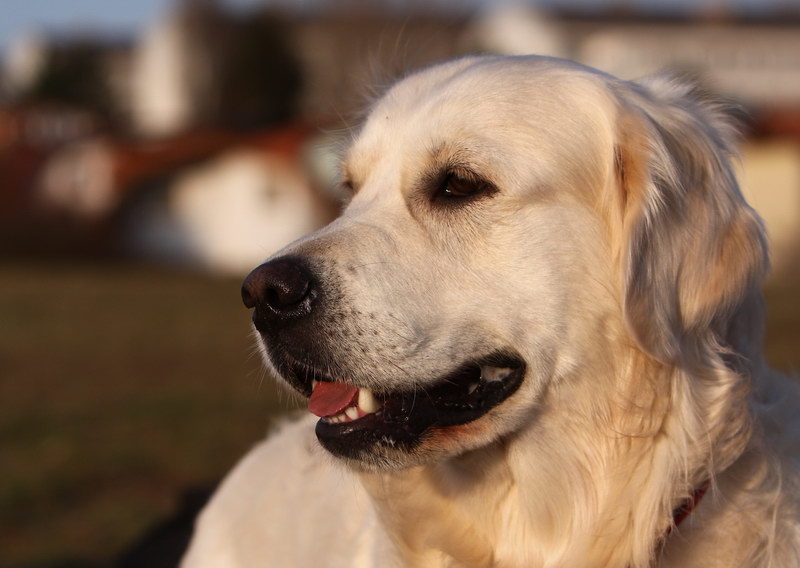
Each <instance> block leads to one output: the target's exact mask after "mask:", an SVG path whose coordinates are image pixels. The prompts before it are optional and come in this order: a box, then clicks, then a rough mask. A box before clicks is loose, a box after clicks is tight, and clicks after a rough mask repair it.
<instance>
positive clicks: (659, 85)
mask: <svg viewBox="0 0 800 568" xmlns="http://www.w3.org/2000/svg"><path fill="white" fill-rule="evenodd" d="M733 137H734V133H733V130H732V128H731V126H730V125H729V121H728V119H727V118H726V116H725V113H724V111H723V109H722V108H721V107H720V106H719V105H717V104H715V103H713V102H711V101H709V100H707V99H706V98H704V97H702V96H700V95H699V94H698V93H697V92H695V90H694V89H692V88H691V87H688V86H686V85H683V84H681V83H679V82H675V81H672V80H669V79H666V78H657V79H653V80H650V81H648V82H645V83H643V84H635V83H630V82H625V81H621V80H618V79H616V78H614V77H611V76H608V75H605V74H603V73H600V72H597V71H595V70H592V69H588V68H586V67H582V66H580V65H578V64H574V63H571V62H567V61H562V60H557V59H550V58H543V57H535V56H526V57H499V56H484V57H468V58H464V59H459V60H456V61H452V62H449V63H445V64H441V65H437V66H434V67H432V68H429V69H426V70H423V71H420V72H417V73H415V74H413V75H411V76H409V77H407V78H405V79H404V80H402V81H400V82H399V83H397V84H396V85H394V86H393V87H392V88H391V89H390V90H388V92H386V94H385V95H384V96H383V97H382V98H381V99H380V100H378V101H377V102H376V103H375V104H374V105H373V106H372V108H371V112H370V115H369V117H368V119H367V120H366V123H365V124H364V125H363V127H362V128H361V130H360V131H359V132H358V134H357V135H356V136H355V137H354V140H353V141H352V145H351V147H350V149H349V151H348V152H347V153H346V156H345V159H344V162H343V165H342V171H343V182H342V183H343V185H344V186H345V187H347V188H348V189H350V190H351V191H352V200H351V201H350V203H349V205H348V206H347V207H346V209H345V211H344V213H343V214H342V216H341V217H340V218H339V219H338V220H336V221H335V222H333V223H332V224H330V225H329V226H327V227H326V228H324V229H322V230H320V231H318V232H317V233H314V234H312V235H310V236H308V237H306V238H304V239H302V240H300V241H298V242H296V243H294V244H292V245H290V246H288V247H287V248H286V249H284V250H283V251H282V252H281V253H279V254H278V255H276V256H274V257H272V259H271V260H270V261H269V262H267V263H266V264H263V265H262V266H260V267H259V268H257V269H256V270H254V271H253V272H252V273H251V274H250V276H248V278H247V280H246V281H245V284H244V287H243V296H244V300H245V303H246V305H247V306H248V307H251V308H254V312H253V322H254V327H255V330H256V336H257V338H258V342H259V343H260V345H261V347H262V350H263V353H264V358H265V360H266V363H267V365H268V367H270V368H271V370H272V371H274V372H275V373H276V374H277V375H278V376H280V377H282V379H283V380H284V381H285V383H286V384H287V385H290V386H291V387H292V388H293V389H295V390H296V391H298V392H299V393H301V394H302V395H303V396H306V397H309V402H308V404H309V409H310V410H311V411H312V412H313V413H314V414H316V415H318V416H320V417H321V418H319V419H317V418H316V417H312V416H309V418H307V419H302V420H299V421H296V422H293V423H287V424H284V425H283V427H282V428H281V429H280V430H279V431H278V432H276V433H275V434H274V435H273V436H272V437H270V438H269V439H268V440H267V441H266V442H264V443H263V444H261V445H259V446H258V447H256V448H255V449H254V450H253V451H252V452H251V453H250V454H249V455H248V456H247V457H246V458H245V459H244V460H243V461H242V462H241V463H240V464H239V465H238V466H237V467H236V469H235V470H234V471H233V472H232V473H231V474H230V476H229V477H228V478H227V479H226V480H225V481H224V483H223V484H222V486H221V487H220V489H219V490H218V492H217V493H216V496H215V497H214V498H213V499H212V501H211V503H210V504H209V505H208V507H207V508H206V510H205V512H204V513H202V515H201V517H200V518H199V521H198V525H197V528H196V533H195V536H194V540H193V542H192V545H191V546H190V550H189V551H188V553H187V555H186V557H185V559H184V563H183V566H184V567H185V568H198V567H204V568H205V567H214V568H227V567H250V566H253V567H256V566H258V567H261V566H280V567H304V566H324V567H360V566H369V567H383V566H414V567H417V566H420V567H423V566H424V567H444V566H448V567H449V566H467V567H526V568H527V567H565V568H590V567H599V566H611V567H645V566H672V567H682V568H686V567H691V566H696V567H704V568H708V567H726V568H729V567H733V566H741V567H754V566H775V567H796V566H800V525H799V523H800V511H799V510H798V508H799V507H800V494H799V493H798V489H800V488H799V487H798V473H799V472H800V464H799V463H798V456H799V452H798V447H799V446H798V442H800V412H799V411H798V400H800V397H799V396H798V389H797V387H796V385H795V383H793V382H792V381H790V380H788V379H786V378H783V377H780V376H778V375H776V374H775V373H773V372H771V371H770V370H769V369H768V368H767V367H766V365H765V363H764V359H763V356H762V354H761V350H760V346H761V341H762V330H763V306H762V297H761V293H760V291H759V285H760V282H761V280H762V277H763V275H764V272H765V270H766V268H767V253H766V245H765V243H766V239H765V236H764V232H763V228H762V225H761V223H760V221H759V219H758V217H757V216H756V214H755V213H754V212H753V210H752V209H751V208H750V207H749V206H748V205H747V204H746V203H745V201H744V199H743V198H742V194H741V193H740V191H739V188H738V186H737V182H736V179H735V177H734V174H733V171H732V169H731V162H730V160H731V153H732V152H733V149H732V139H733ZM232 419H235V418H232ZM315 421H316V427H314V422H315Z"/></svg>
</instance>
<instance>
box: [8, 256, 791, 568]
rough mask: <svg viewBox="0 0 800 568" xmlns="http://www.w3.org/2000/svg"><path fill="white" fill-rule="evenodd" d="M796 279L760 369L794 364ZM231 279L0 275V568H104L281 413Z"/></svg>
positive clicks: (59, 271)
mask: <svg viewBox="0 0 800 568" xmlns="http://www.w3.org/2000/svg"><path fill="white" fill-rule="evenodd" d="M796 292H797V286H796V283H794V282H783V283H779V284H778V285H775V286H773V287H771V288H770V290H769V294H768V302H769V306H770V312H769V315H770V320H769V325H768V329H769V343H768V346H767V353H768V357H769V359H770V360H771V362H772V363H773V364H774V365H776V366H778V367H779V368H782V369H784V370H785V369H788V368H790V367H795V368H797V367H798V366H800V365H798V363H800V356H799V355H798V349H797V347H798V346H800V302H798V301H797V293H796ZM248 318H249V316H248V313H247V311H246V310H245V309H244V308H243V307H242V306H241V303H240V299H239V280H238V279H215V278H209V277H204V276H200V275H197V274H188V273H179V272H171V271H165V270H156V269H152V268H144V267H136V266H126V265H115V266H109V265H80V266H74V265H69V264H58V263H53V262H46V263H36V264H24V263H15V264H6V265H5V266H0V566H1V567H3V568H11V567H13V568H67V567H73V568H79V567H89V566H92V567H94V566H104V565H108V564H109V563H110V562H111V561H112V559H113V558H114V557H115V556H116V555H117V554H118V553H119V551H120V550H123V549H124V548H125V547H127V546H129V545H130V544H131V543H133V542H134V541H135V540H136V539H137V538H138V537H139V536H140V535H141V534H142V533H143V531H145V530H146V529H147V528H148V527H150V526H152V525H153V524H154V523H156V522H157V521H158V520H160V519H163V518H165V517H166V516H168V515H170V514H171V513H172V512H173V511H174V509H175V507H176V505H177V500H178V497H179V495H180V493H181V492H182V491H183V490H185V489H186V488H188V487H193V486H208V485H209V484H212V483H214V482H215V481H216V480H217V479H218V478H219V477H220V476H222V475H223V474H224V472H226V471H227V470H229V469H230V467H231V466H232V465H233V463H234V462H235V461H236V459H237V458H238V457H240V456H241V455H242V454H243V453H244V452H245V451H246V450H247V449H248V447H250V446H251V445H252V444H253V443H254V442H255V441H257V440H258V439H259V438H260V437H261V436H262V435H263V434H264V432H265V431H266V430H267V428H268V425H269V422H270V419H271V418H272V417H274V416H276V415H277V414H278V413H280V412H281V411H282V410H285V409H286V408H287V405H288V403H287V401H286V396H285V395H284V398H283V401H281V400H280V397H278V396H276V393H277V392H278V391H277V387H276V386H275V385H274V384H273V382H272V380H271V379H270V378H269V377H265V376H264V374H263V372H262V371H261V367H260V363H259V360H258V357H257V356H256V355H254V354H253V350H252V340H251V338H250V336H249V327H248V323H249V320H248Z"/></svg>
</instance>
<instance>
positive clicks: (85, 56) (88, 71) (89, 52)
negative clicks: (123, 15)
mask: <svg viewBox="0 0 800 568" xmlns="http://www.w3.org/2000/svg"><path fill="white" fill-rule="evenodd" d="M108 53H109V48H108V45H107V44H105V43H102V42H99V41H95V40H93V39H90V38H79V39H69V40H63V41H60V42H53V43H52V44H51V45H50V46H48V49H47V52H46V54H45V58H44V62H43V64H42V66H41V69H40V70H39V72H38V73H37V75H36V76H35V77H33V78H32V80H31V82H30V84H28V85H27V86H26V87H25V88H24V89H23V90H21V91H20V92H19V93H16V96H15V99H16V102H21V103H55V104H62V105H65V106H69V107H75V108H78V109H81V110H86V111H90V112H92V113H95V114H97V115H98V116H100V117H102V118H105V119H110V118H111V117H112V115H113V114H114V100H113V97H112V94H111V89H110V86H109V82H108V76H107V67H106V61H107V55H108Z"/></svg>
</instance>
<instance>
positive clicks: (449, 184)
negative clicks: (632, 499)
mask: <svg viewBox="0 0 800 568" xmlns="http://www.w3.org/2000/svg"><path fill="white" fill-rule="evenodd" d="M488 189H489V184H488V183H486V182H485V181H483V180H481V179H477V178H473V177H472V176H462V175H458V174H456V173H449V174H447V176H446V177H445V179H444V183H443V184H442V188H441V190H440V195H441V197H445V198H451V199H458V198H464V197H472V196H475V195H478V194H481V193H484V192H486V191H487V190H488Z"/></svg>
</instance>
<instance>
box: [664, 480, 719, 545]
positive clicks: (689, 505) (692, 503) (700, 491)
mask: <svg viewBox="0 0 800 568" xmlns="http://www.w3.org/2000/svg"><path fill="white" fill-rule="evenodd" d="M709 484H710V481H708V480H707V481H706V482H705V483H703V484H702V485H700V486H699V487H698V488H697V489H695V490H694V493H692V496H691V497H689V498H688V499H687V500H686V501H684V502H683V503H681V505H680V506H679V507H678V508H677V509H675V510H674V511H672V526H671V527H669V529H668V530H667V534H669V533H671V532H672V529H673V528H675V527H677V526H678V525H679V524H681V523H682V522H683V520H684V519H685V518H686V517H688V516H689V515H691V514H692V511H694V510H695V509H696V508H697V505H698V504H699V503H700V500H701V499H702V498H703V495H705V494H706V491H708V486H709Z"/></svg>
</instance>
